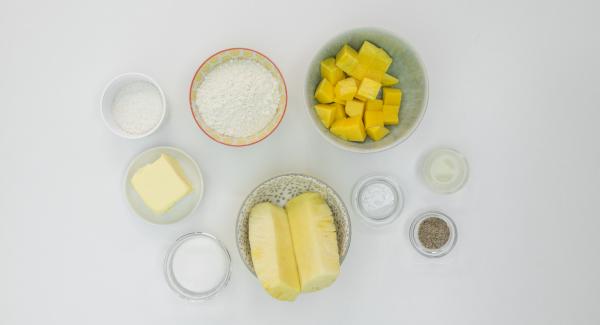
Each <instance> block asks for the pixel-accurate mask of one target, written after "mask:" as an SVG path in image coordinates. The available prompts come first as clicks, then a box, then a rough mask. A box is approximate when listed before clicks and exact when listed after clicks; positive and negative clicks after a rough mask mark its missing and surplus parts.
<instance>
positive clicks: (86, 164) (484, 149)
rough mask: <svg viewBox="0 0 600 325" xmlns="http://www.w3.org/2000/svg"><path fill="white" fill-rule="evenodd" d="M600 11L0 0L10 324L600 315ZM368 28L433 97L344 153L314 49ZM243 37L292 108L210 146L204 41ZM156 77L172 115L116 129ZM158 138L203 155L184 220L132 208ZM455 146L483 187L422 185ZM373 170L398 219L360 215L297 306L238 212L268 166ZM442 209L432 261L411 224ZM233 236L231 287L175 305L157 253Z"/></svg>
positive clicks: (6, 318)
mask: <svg viewBox="0 0 600 325" xmlns="http://www.w3.org/2000/svg"><path fill="white" fill-rule="evenodd" d="M599 10H600V6H599V3H598V2H595V1H564V2H561V1H537V2H533V1H525V2H524V1H495V2H487V1H483V2H482V1H441V0H440V1H410V2H409V1H389V2H377V1H361V2H355V3H351V2H349V1H337V2H331V3H325V2H324V1H314V2H310V1H299V2H297V3H294V4H292V3H290V4H285V3H284V2H283V1H271V2H269V3H250V1H240V2H237V3H234V2H232V1H212V2H203V1H189V2H176V1H116V0H115V1H108V0H107V1H97V2H96V3H84V2H83V1H38V2H36V3H33V2H29V1H16V0H11V1H6V0H3V1H2V2H0V99H1V106H0V149H1V158H0V167H1V172H0V221H1V223H0V257H1V263H0V324H270V323H274V322H275V321H282V322H285V324H599V323H600V308H598V307H599V305H600V277H599V274H600V261H599V253H598V249H599V248H600V242H599V240H600V239H599V236H598V231H599V229H600V215H599V214H598V209H597V205H598V202H599V199H600V187H599V186H598V184H599V182H600V146H599V144H598V139H599V137H600V129H598V127H597V125H598V123H599V122H600V107H599V105H598V87H599V86H600V64H599V63H598V58H599V57H600V33H598V30H600V20H598V18H597V13H598V11H599ZM357 26H379V27H383V28H387V29H389V30H392V31H393V32H395V33H396V34H398V35H399V36H401V37H403V38H405V39H406V40H408V41H409V42H410V43H412V44H413V45H414V47H415V48H416V49H417V51H418V52H419V53H420V54H421V56H422V58H423V60H424V62H425V64H426V66H427V70H428V75H429V79H430V101H429V109H428V111H427V114H426V116H425V119H424V120H423V123H422V124H421V126H420V127H419V129H418V130H417V132H416V133H415V134H414V135H413V136H412V137H411V138H410V139H409V140H408V141H406V142H405V143H403V144H402V145H400V146H398V147H396V148H394V149H392V150H389V151H387V152H384V153H379V154H371V155H358V154H352V153H347V152H343V151H341V150H339V149H337V148H335V147H333V146H332V145H330V144H328V143H327V142H326V141H325V140H323V139H322V138H320V136H319V135H318V134H317V132H316V131H315V130H314V129H313V126H312V125H310V123H311V122H310V120H309V118H308V116H307V114H306V112H305V110H306V107H305V104H304V98H303V87H304V75H305V71H306V70H307V68H308V67H307V64H308V62H309V61H310V60H311V58H312V55H313V53H315V52H316V50H317V49H318V48H319V47H320V46H321V45H322V44H323V43H324V42H325V41H326V40H328V39H329V38H330V37H332V36H333V35H335V34H337V33H339V32H342V31H344V30H347V29H350V28H353V27H357ZM234 46H244V47H250V48H254V49H257V50H260V51H263V52H264V53H266V54H267V55H269V56H270V57H271V58H272V59H273V60H274V61H275V62H276V63H277V64H278V65H279V67H280V68H281V69H282V72H283V74H284V76H285V77H286V80H287V84H288V90H289V105H288V113H287V115H286V116H285V118H284V120H283V123H282V124H281V126H280V127H279V129H278V130H277V131H276V132H275V133H274V134H273V135H272V136H271V137H270V138H268V139H267V140H266V141H264V142H261V143H259V144H257V145H254V146H252V147H249V148H245V149H236V148H228V147H225V146H222V145H219V144H217V143H214V142H212V141H211V140H210V139H208V138H207V137H206V136H204V134H203V133H201V131H200V130H198V129H197V127H196V125H195V124H194V122H193V121H192V118H191V113H190V111H189V108H188V103H187V94H188V86H189V82H190V80H191V78H192V75H193V73H194V71H195V69H196V67H197V66H198V65H199V64H200V63H201V62H202V61H203V60H204V59H205V58H206V57H207V56H209V55H210V54H212V53H213V52H216V51H218V50H221V49H223V48H227V47H234ZM127 71H139V72H143V73H147V74H149V75H151V76H152V77H154V78H155V79H156V80H157V81H158V83H159V84H161V85H162V87H163V89H164V91H165V93H166V95H167V97H168V102H169V113H168V118H167V120H166V123H165V124H164V125H163V127H161V129H160V130H159V132H158V133H156V134H154V135H153V136H151V137H149V138H147V139H144V140H136V141H132V140H124V139H121V138H118V137H116V136H114V135H112V134H111V133H110V132H109V131H108V129H107V128H106V127H105V126H104V125H103V123H102V121H101V119H100V111H99V106H98V103H99V98H100V92H101V90H102V88H103V86H104V84H105V83H106V82H107V81H109V80H110V79H111V78H112V77H114V76H115V75H117V74H119V73H122V72H127ZM156 145H175V146H178V147H180V148H182V149H184V150H186V151H187V152H189V153H190V154H191V155H192V156H193V157H195V158H196V159H197V161H198V163H199V164H200V166H201V168H202V170H203V172H204V175H205V180H206V193H205V194H206V195H205V197H204V201H203V203H202V204H201V206H200V208H199V210H197V211H196V213H194V214H193V215H192V216H190V217H188V218H187V219H185V220H183V221H182V222H179V223H177V224H174V225H171V226H159V225H152V224H148V223H147V222H145V221H144V220H142V219H139V218H137V217H134V216H132V215H131V213H130V212H129V211H128V210H127V207H126V205H125V202H124V199H123V195H122V190H121V182H122V177H123V173H124V169H125V167H126V166H127V164H128V163H129V161H130V159H131V158H132V157H134V156H135V155H136V154H137V153H139V152H141V151H142V150H144V149H146V148H149V147H152V146H156ZM439 145H448V146H452V147H455V148H457V149H459V150H461V151H462V152H464V153H465V155H466V156H467V157H468V158H469V162H470V164H471V168H472V169H471V176H472V177H471V179H470V181H469V183H468V184H467V186H466V187H465V188H464V189H463V190H462V191H461V192H459V193H457V194H455V195H450V196H440V195H435V194H433V193H431V192H430V191H428V190H427V189H426V188H425V187H424V185H423V184H422V183H421V182H420V181H419V179H418V177H417V175H416V168H417V161H418V159H419V158H420V157H421V156H422V155H423V154H424V153H425V152H426V151H427V150H428V149H430V148H433V147H436V146H439ZM374 171H383V172H388V173H391V174H393V175H396V176H397V177H398V178H399V179H400V181H401V183H402V185H403V186H404V188H405V190H406V192H407V205H406V207H405V210H404V213H403V214H402V216H401V217H400V218H399V220H398V221H397V222H396V223H394V224H393V225H391V226H390V227H388V228H386V229H384V230H372V229H369V228H367V227H366V226H364V225H363V224H361V223H360V222H359V220H358V219H357V218H354V219H353V222H354V223H353V237H352V245H351V248H350V252H349V255H348V258H347V260H346V262H345V263H344V265H343V268H342V273H341V276H340V277H339V279H338V281H337V282H336V283H335V284H334V285H333V286H332V287H330V288H329V289H327V290H324V291H322V292H319V293H315V294H311V295H305V296H301V297H300V298H299V299H298V300H297V301H296V302H295V303H292V304H290V303H281V302H278V301H275V300H273V299H271V298H270V297H269V296H268V295H267V294H266V293H264V292H263V290H262V288H261V287H260V285H259V283H258V282H257V281H256V280H255V279H254V278H253V277H252V276H251V275H250V273H249V272H248V271H247V270H246V269H245V268H244V266H243V264H242V262H241V260H240V258H239V255H238V253H237V250H236V246H235V240H234V223H235V219H236V214H237V211H238V207H239V206H240V204H241V202H242V200H243V199H244V197H245V196H246V195H247V194H248V193H249V192H250V191H251V189H252V188H253V187H254V186H256V185H257V184H258V183H260V182H262V181H263V180H265V179H267V178H269V177H272V176H275V175H278V174H281V173H285V172H303V173H307V174H310V175H313V176H316V177H318V178H321V179H322V180H324V181H325V182H327V183H329V184H330V185H332V186H333V187H334V188H335V189H337V190H338V191H339V192H340V194H342V195H343V196H344V199H346V202H347V203H348V197H349V195H350V191H351V187H352V185H353V184H354V182H355V181H356V180H357V179H358V178H359V177H360V176H362V175H364V174H366V173H370V172H374ZM428 208H440V209H443V210H444V211H446V212H447V213H448V214H449V215H450V216H451V217H453V218H454V219H455V221H456V223H457V225H458V230H459V241H458V243H457V246H456V247H455V249H454V251H453V253H452V254H451V255H449V256H447V257H445V258H443V259H441V260H439V261H436V262H435V263H433V262H430V261H426V260H424V259H423V258H420V257H419V256H417V255H416V254H415V253H414V252H413V249H412V247H411V246H410V243H409V240H408V236H407V231H408V230H407V229H408V225H409V223H410V220H411V218H412V217H413V216H415V214H416V213H417V212H418V211H420V210H422V209H428ZM198 230H201V231H207V232H211V233H214V234H215V235H217V236H218V237H220V238H221V239H222V240H223V241H224V242H225V243H226V245H227V246H228V248H229V250H230V252H231V254H232V257H233V273H232V280H231V282H230V284H229V286H228V287H227V289H226V290H225V291H224V292H223V293H222V294H220V295H219V296H217V297H215V299H214V300H212V301H210V302H208V303H205V304H191V303H186V302H185V301H182V300H179V299H178V298H177V297H176V296H175V295H174V294H173V293H172V292H171V291H170V290H169V288H168V287H167V285H166V283H165V281H164V279H163V274H162V269H161V263H162V258H163V255H164V253H165V250H166V249H167V247H168V246H169V245H170V244H171V243H172V242H173V241H174V240H175V239H176V238H177V237H178V236H180V235H182V234H184V233H187V232H190V231H198Z"/></svg>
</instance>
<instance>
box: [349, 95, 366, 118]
mask: <svg viewBox="0 0 600 325" xmlns="http://www.w3.org/2000/svg"><path fill="white" fill-rule="evenodd" d="M345 110H346V115H348V116H350V117H355V116H357V117H360V118H362V116H363V112H364V111H365V103H363V102H361V101H358V100H354V99H352V100H349V101H347V102H346V107H345Z"/></svg>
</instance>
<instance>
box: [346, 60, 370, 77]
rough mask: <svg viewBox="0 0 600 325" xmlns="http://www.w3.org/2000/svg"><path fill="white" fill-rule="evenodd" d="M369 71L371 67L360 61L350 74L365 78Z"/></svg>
mask: <svg viewBox="0 0 600 325" xmlns="http://www.w3.org/2000/svg"><path fill="white" fill-rule="evenodd" d="M368 72H369V68H367V66H365V65H363V64H361V63H359V64H358V65H357V66H356V67H355V68H354V70H352V72H350V73H349V75H350V76H352V77H354V78H356V79H357V80H363V79H364V78H365V77H366V76H367V73H368Z"/></svg>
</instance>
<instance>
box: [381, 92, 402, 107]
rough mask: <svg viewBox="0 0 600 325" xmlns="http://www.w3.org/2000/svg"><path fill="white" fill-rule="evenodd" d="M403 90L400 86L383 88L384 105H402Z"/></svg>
mask: <svg viewBox="0 0 600 325" xmlns="http://www.w3.org/2000/svg"><path fill="white" fill-rule="evenodd" d="M401 102H402V90H400V89H398V88H383V105H391V106H397V107H400V103H401Z"/></svg>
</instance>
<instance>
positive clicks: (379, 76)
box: [365, 68, 385, 82]
mask: <svg viewBox="0 0 600 325" xmlns="http://www.w3.org/2000/svg"><path fill="white" fill-rule="evenodd" d="M384 74H385V72H383V71H380V70H376V69H373V68H369V69H368V70H367V72H366V73H365V78H369V79H371V80H375V81H377V82H381V81H382V80H383V76H384Z"/></svg>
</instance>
